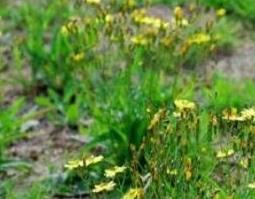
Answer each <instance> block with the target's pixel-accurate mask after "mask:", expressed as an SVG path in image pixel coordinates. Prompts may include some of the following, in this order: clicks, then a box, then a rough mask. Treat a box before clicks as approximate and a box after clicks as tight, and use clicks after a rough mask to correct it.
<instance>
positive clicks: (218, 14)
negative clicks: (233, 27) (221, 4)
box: [216, 8, 226, 17]
mask: <svg viewBox="0 0 255 199" xmlns="http://www.w3.org/2000/svg"><path fill="white" fill-rule="evenodd" d="M225 14H226V10H225V9H224V8H220V9H218V10H216V16H217V17H223V16H224V15H225Z"/></svg>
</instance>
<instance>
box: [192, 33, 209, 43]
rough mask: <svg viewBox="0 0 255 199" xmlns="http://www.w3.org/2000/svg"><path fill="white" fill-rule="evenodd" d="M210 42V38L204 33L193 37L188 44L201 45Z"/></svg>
mask: <svg viewBox="0 0 255 199" xmlns="http://www.w3.org/2000/svg"><path fill="white" fill-rule="evenodd" d="M210 41H211V36H210V35H209V34H206V33H197V34H195V35H193V36H192V37H191V38H190V39H189V40H188V43H189V44H203V43H208V42H210Z"/></svg>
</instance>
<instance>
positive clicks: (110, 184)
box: [92, 181, 116, 193]
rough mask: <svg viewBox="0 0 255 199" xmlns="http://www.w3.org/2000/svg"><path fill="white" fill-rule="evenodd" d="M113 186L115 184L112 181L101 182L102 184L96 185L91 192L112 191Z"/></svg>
mask: <svg viewBox="0 0 255 199" xmlns="http://www.w3.org/2000/svg"><path fill="white" fill-rule="evenodd" d="M115 186H116V183H115V182H113V181H110V182H103V183H100V184H98V185H95V187H94V189H93V190H92V192H93V193H100V192H103V191H112V190H113V189H114V187H115Z"/></svg>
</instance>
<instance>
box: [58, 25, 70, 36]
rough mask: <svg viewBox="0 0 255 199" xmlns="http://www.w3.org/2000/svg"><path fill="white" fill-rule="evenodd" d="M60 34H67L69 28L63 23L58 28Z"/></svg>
mask: <svg viewBox="0 0 255 199" xmlns="http://www.w3.org/2000/svg"><path fill="white" fill-rule="evenodd" d="M60 32H61V34H62V35H64V36H67V35H68V34H69V30H68V28H67V26H66V25H63V26H62V27H61V30H60Z"/></svg>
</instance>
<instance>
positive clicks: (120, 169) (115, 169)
mask: <svg viewBox="0 0 255 199" xmlns="http://www.w3.org/2000/svg"><path fill="white" fill-rule="evenodd" d="M126 169H127V167H125V166H121V167H119V166H115V167H113V168H112V169H106V170H105V174H104V175H105V177H107V178H113V177H114V176H116V174H118V173H123V172H124V171H125V170H126Z"/></svg>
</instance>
